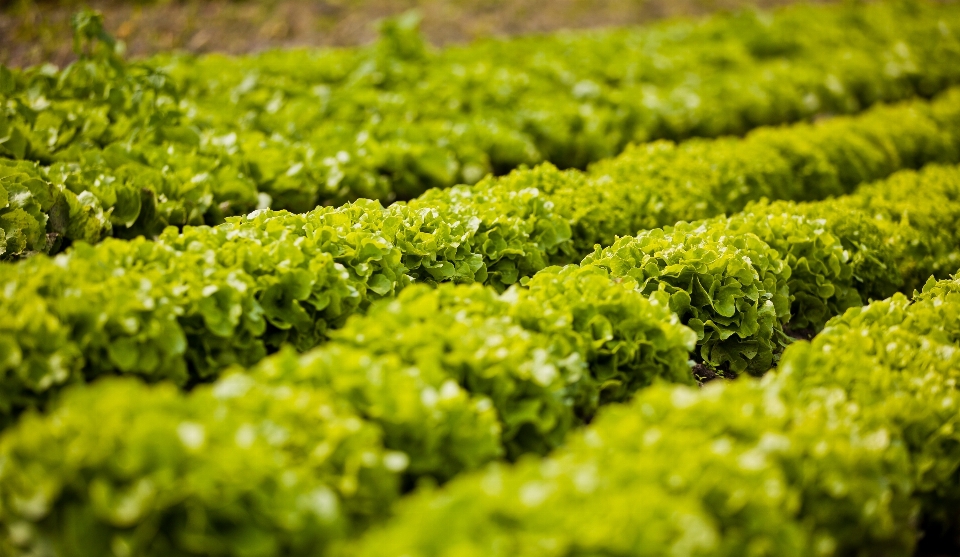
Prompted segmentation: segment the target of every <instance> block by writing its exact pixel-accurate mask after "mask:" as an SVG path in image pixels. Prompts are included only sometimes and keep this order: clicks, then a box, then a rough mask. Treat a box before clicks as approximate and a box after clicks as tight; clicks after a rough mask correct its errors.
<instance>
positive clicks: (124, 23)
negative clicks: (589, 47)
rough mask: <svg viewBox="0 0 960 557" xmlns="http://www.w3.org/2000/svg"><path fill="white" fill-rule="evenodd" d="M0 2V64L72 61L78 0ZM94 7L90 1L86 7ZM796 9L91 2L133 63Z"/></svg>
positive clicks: (526, 0) (555, 3)
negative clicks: (413, 36) (160, 57)
mask: <svg viewBox="0 0 960 557" xmlns="http://www.w3.org/2000/svg"><path fill="white" fill-rule="evenodd" d="M13 2H15V3H12V4H11V3H10V2H9V1H8V0H0V7H3V6H5V7H4V8H2V10H0V63H4V64H7V65H14V66H28V65H34V64H38V63H43V62H53V63H55V64H58V65H61V66H62V65H63V64H65V63H67V62H69V61H70V60H72V57H73V53H72V50H71V32H70V25H69V22H70V17H71V15H72V14H73V13H74V12H76V11H77V9H78V8H79V6H80V5H81V3H80V1H79V0H76V1H75V0H60V1H58V2H35V1H32V0H13ZM84 3H87V2H84ZM788 3H791V0H550V1H549V2H545V1H543V0H260V1H255V0H248V1H239V0H233V1H231V0H185V1H182V2H178V1H170V0H167V1H164V0H160V1H159V2H155V3H135V2H130V1H129V0H127V1H123V0H90V1H89V2H88V4H89V5H90V6H91V7H93V8H96V9H98V10H100V11H102V12H103V13H104V16H105V20H106V24H107V28H108V29H109V30H110V32H111V33H113V34H114V35H115V36H117V37H118V38H120V39H122V40H123V41H124V42H125V43H126V45H127V52H128V53H129V54H131V55H133V56H138V57H139V56H145V55H149V54H152V53H155V52H159V51H166V50H187V51H192V52H212V51H217V52H227V53H232V54H241V53H249V52H256V51H259V50H263V49H266V48H275V47H292V46H348V45H357V44H363V43H367V42H369V41H370V40H372V39H373V38H374V36H375V34H376V31H375V26H374V24H373V23H374V22H375V21H376V20H378V19H380V18H382V17H385V16H391V15H396V14H399V13H402V12H404V11H407V10H410V9H417V10H419V12H420V13H421V15H422V16H423V31H424V33H425V34H426V36H427V38H428V39H429V40H430V41H431V42H432V43H433V44H436V45H443V44H449V43H456V42H464V41H468V40H470V39H473V38H477V37H482V36H490V35H495V36H502V35H516V34H521V33H536V32H546V31H553V30H558V29H583V28H595V27H607V26H622V25H633V24H639V23H644V22H649V21H653V20H657V19H662V18H665V17H673V16H681V15H698V14H704V13H708V12H713V11H717V10H724V9H734V8H739V7H743V6H759V7H762V8H770V7H774V6H778V5H783V4H788Z"/></svg>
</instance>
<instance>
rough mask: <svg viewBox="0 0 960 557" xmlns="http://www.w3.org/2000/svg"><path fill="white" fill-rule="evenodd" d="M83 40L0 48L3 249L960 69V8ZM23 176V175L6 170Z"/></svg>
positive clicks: (845, 94) (382, 189) (873, 95)
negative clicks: (252, 49) (439, 31)
mask: <svg viewBox="0 0 960 557" xmlns="http://www.w3.org/2000/svg"><path fill="white" fill-rule="evenodd" d="M75 26H76V29H77V44H78V46H80V47H81V49H80V52H81V53H82V56H81V59H80V60H79V61H78V62H76V63H75V64H73V65H71V66H69V67H68V68H65V69H64V70H62V71H60V70H57V69H55V68H52V67H49V66H43V67H37V68H31V69H26V70H11V69H6V68H0V188H2V189H0V212H2V213H0V229H2V230H3V232H4V234H3V237H4V239H5V241H3V242H0V257H3V258H16V257H20V256H22V255H25V254H29V253H32V252H47V253H54V252H57V251H59V250H61V249H63V248H64V247H66V246H69V245H70V244H71V243H73V242H76V241H80V240H83V241H87V242H96V241H98V240H100V239H101V238H104V237H108V236H111V235H113V236H117V237H122V238H133V237H136V236H139V235H144V236H146V237H148V238H150V237H153V236H154V235H156V234H159V233H160V232H161V231H162V230H163V228H164V227H165V226H168V225H175V226H184V225H196V224H217V223H220V222H222V221H223V219H224V218H225V217H228V216H231V215H242V214H246V213H248V212H250V211H252V210H254V209H257V208H274V209H288V210H292V211H294V212H304V211H308V210H311V209H313V208H314V207H316V206H319V205H339V204H341V203H342V202H344V201H349V200H353V199H357V198H370V199H377V200H380V201H382V202H391V201H393V200H396V199H412V198H415V197H417V196H418V195H420V194H421V193H423V192H425V191H427V190H428V189H430V188H434V187H449V186H452V185H454V184H459V183H467V184H472V183H475V182H477V181H478V180H480V179H482V178H483V177H484V176H485V175H487V174H489V173H491V172H492V173H494V174H504V173H506V172H508V171H509V170H512V169H514V168H516V167H518V166H519V165H524V164H527V165H532V164H536V163H539V162H542V161H550V162H553V163H555V164H556V165H557V166H558V167H560V168H567V167H584V166H585V165H587V164H588V163H591V162H594V161H598V160H600V159H602V158H604V157H609V156H611V155H615V154H617V153H619V152H620V151H622V149H623V148H624V147H625V146H626V145H627V144H628V143H631V142H645V141H648V140H654V139H660V138H666V139H682V138H687V137H691V136H717V135H723V134H741V133H744V132H746V131H748V130H749V129H752V128H754V127H756V126H759V125H771V124H780V123H787V122H795V121H798V120H801V119H804V118H808V117H811V116H815V115H823V114H827V115H829V114H842V113H852V112H858V111H860V110H862V109H864V108H866V107H867V106H870V105H871V104H874V103H876V102H879V101H896V100H901V99H906V98H909V97H914V96H917V95H920V96H924V97H929V96H932V95H934V94H936V93H938V92H940V91H943V90H945V89H946V88H948V87H950V86H951V85H955V84H957V83H960V69H958V66H957V64H954V63H952V61H953V60H955V59H956V58H957V57H958V56H960V8H958V7H957V6H956V5H955V4H951V3H947V4H941V3H926V2H890V3H879V4H871V5H867V6H863V5H858V6H831V7H809V6H801V7H793V8H790V9H787V10H784V11H781V12H778V13H777V14H776V15H773V16H770V15H766V14H757V13H743V14H739V15H733V16H730V15H728V16H717V17H714V18H712V19H709V20H706V21H703V22H695V23H694V22H672V23H669V24H663V25H659V26H655V27H653V28H651V29H645V30H640V31H637V30H621V31H604V32H589V33H578V34H559V35H549V36H539V37H526V38H519V39H510V40H490V41H484V42H480V43H476V44H472V45H469V46H465V47H455V48H448V49H444V50H441V51H434V50H431V49H429V48H427V47H426V46H425V45H424V44H423V43H422V41H421V39H420V37H419V36H418V35H417V32H416V29H415V25H413V24H412V22H411V21H410V20H409V19H403V18H401V19H400V20H394V21H391V22H388V23H386V24H385V25H384V32H383V36H382V38H381V40H380V41H379V42H378V43H377V44H375V45H372V46H370V47H366V48H361V49H353V50H324V51H287V52H269V53H264V54H262V55H258V56H255V57H243V58H228V57H222V56H214V55H211V56H201V57H172V58H158V59H152V60H148V61H143V62H135V63H127V62H124V61H122V60H121V59H120V58H118V56H117V55H116V53H115V52H114V45H113V43H112V39H110V37H109V36H108V35H106V33H105V32H104V30H103V28H102V22H101V20H100V19H99V18H98V17H97V15H96V14H94V13H91V12H83V13H81V14H79V15H78V17H77V18H76V21H75ZM14 175H15V176H18V177H15V178H12V177H11V176H14Z"/></svg>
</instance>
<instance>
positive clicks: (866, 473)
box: [350, 279, 960, 557]
mask: <svg viewBox="0 0 960 557" xmlns="http://www.w3.org/2000/svg"><path fill="white" fill-rule="evenodd" d="M958 324H960V280H958V279H952V280H945V281H941V282H934V281H931V282H930V283H929V284H928V285H927V286H926V287H924V289H923V292H922V293H918V294H916V295H915V297H914V299H913V300H910V299H908V298H907V297H905V296H903V295H902V294H898V295H896V296H894V297H893V298H890V299H887V300H884V301H881V302H874V303H872V304H870V305H869V306H866V307H864V308H855V309H851V310H849V311H848V312H847V313H845V314H844V315H843V316H842V317H838V318H835V319H833V320H832V321H830V322H829V323H828V325H827V327H826V329H824V331H823V332H821V333H820V334H819V335H817V337H816V338H814V339H813V341H812V342H810V343H807V342H801V343H798V344H795V345H792V346H791V347H789V348H788V349H787V350H786V352H785V353H784V355H783V359H782V360H781V362H780V367H779V370H778V371H777V372H772V373H771V374H769V375H768V376H766V377H765V378H764V379H763V380H761V381H754V380H739V381H736V382H732V383H730V382H725V383H719V382H717V383H714V384H711V385H708V386H707V387H705V388H704V389H702V390H696V389H691V388H689V387H678V386H667V385H660V386H656V387H654V388H651V389H648V390H645V391H644V392H642V393H639V394H638V395H637V397H636V398H635V399H634V400H633V401H632V402H631V403H630V404H629V405H623V406H617V407H613V408H610V409H607V410H605V411H604V412H603V413H602V415H601V416H600V417H599V418H598V419H597V420H596V422H594V423H593V424H592V425H591V426H590V427H589V428H587V429H585V430H583V431H582V432H581V433H578V434H576V435H575V436H573V439H572V440H571V441H570V443H569V444H568V445H567V446H565V447H564V448H562V449H560V450H559V451H557V452H556V453H555V454H554V455H551V456H549V457H547V458H545V459H528V460H525V461H523V462H521V463H520V464H518V465H516V466H502V465H498V466H492V467H490V468H488V469H487V470H486V471H484V472H483V473H477V474H472V475H467V476H464V477H462V478H459V479H457V480H455V481H454V482H453V483H451V484H449V485H447V486H446V487H445V488H444V489H443V490H442V491H440V492H427V493H423V494H420V495H418V496H415V497H413V498H410V499H408V500H407V501H405V502H404V503H402V505H401V507H400V510H399V512H398V516H397V517H396V518H395V519H394V520H393V521H392V522H391V523H389V526H388V527H386V528H384V529H383V530H382V531H378V532H376V533H374V534H372V535H369V536H368V537H367V538H366V539H365V540H364V542H363V543H362V546H361V548H360V549H359V551H356V552H352V553H350V554H354V555H362V556H364V557H374V556H398V555H405V556H409V557H445V556H449V557H453V556H457V557H475V556H476V557H479V556H484V557H494V556H534V555H536V556H553V555H556V556H560V555H631V556H633V555H635V556H641V555H643V556H646V555H690V556H708V555H710V556H720V555H725V556H736V555H791V556H793V555H796V556H799V555H821V556H827V555H889V556H897V555H902V556H909V555H913V554H914V552H913V550H914V548H915V547H916V544H917V541H918V539H919V538H920V537H921V536H923V535H936V534H937V533H938V532H939V531H940V530H941V529H943V530H945V531H952V530H951V529H952V528H955V527H956V518H957V517H956V505H957V501H958V499H960V482H958V478H960V476H958V474H957V471H958V464H960V432H958V430H957V428H956V417H957V415H958V412H960V397H958V396H957V394H958V393H957V382H958V379H960V377H958V373H960V329H958ZM921 525H925V526H926V528H927V531H926V532H923V531H922V530H921V528H920V526H921Z"/></svg>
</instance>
